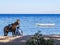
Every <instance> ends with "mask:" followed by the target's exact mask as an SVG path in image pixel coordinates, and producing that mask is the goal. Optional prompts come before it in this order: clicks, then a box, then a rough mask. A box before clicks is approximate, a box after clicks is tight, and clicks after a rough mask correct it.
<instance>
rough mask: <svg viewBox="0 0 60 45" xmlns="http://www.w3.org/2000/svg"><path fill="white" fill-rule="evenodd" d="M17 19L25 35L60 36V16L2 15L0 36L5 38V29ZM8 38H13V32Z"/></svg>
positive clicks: (0, 16) (0, 15)
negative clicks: (37, 33)
mask: <svg viewBox="0 0 60 45" xmlns="http://www.w3.org/2000/svg"><path fill="white" fill-rule="evenodd" d="M17 19H19V20H20V30H22V31H23V35H34V34H35V33H36V32H38V31H41V33H42V34H43V35H50V34H60V14H0V36H4V27H5V26H8V25H9V24H12V23H14V22H15V21H16V20H17ZM8 36H12V32H9V33H8Z"/></svg>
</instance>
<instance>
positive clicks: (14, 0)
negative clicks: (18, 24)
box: [0, 0, 60, 14]
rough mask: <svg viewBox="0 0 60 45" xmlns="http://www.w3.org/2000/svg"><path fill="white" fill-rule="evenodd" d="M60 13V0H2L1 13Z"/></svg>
mask: <svg viewBox="0 0 60 45" xmlns="http://www.w3.org/2000/svg"><path fill="white" fill-rule="evenodd" d="M5 13H8V14H9V13H10V14H12V13H13V14H16V13H17V14H41V13H43V14H44V13H53V14H56V13H59V14H60V0H0V14H5Z"/></svg>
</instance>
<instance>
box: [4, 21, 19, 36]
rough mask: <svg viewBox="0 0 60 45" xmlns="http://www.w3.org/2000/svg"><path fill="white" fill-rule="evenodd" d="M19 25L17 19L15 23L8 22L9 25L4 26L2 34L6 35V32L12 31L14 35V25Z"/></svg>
mask: <svg viewBox="0 0 60 45" xmlns="http://www.w3.org/2000/svg"><path fill="white" fill-rule="evenodd" d="M17 26H19V20H17V21H16V22H15V23H12V24H10V25H9V26H5V27H4V36H7V34H8V32H12V35H13V36H14V35H15V31H16V27H17Z"/></svg>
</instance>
